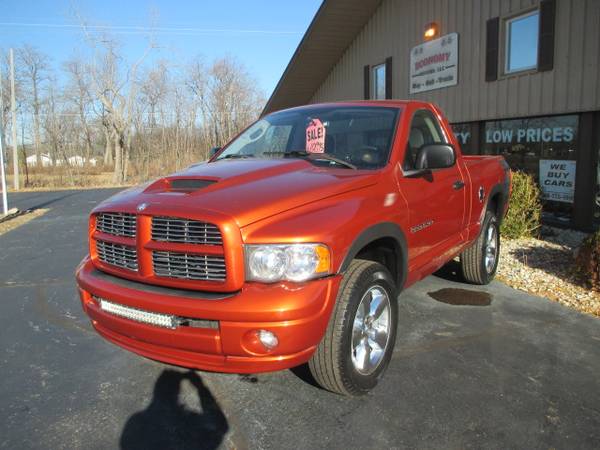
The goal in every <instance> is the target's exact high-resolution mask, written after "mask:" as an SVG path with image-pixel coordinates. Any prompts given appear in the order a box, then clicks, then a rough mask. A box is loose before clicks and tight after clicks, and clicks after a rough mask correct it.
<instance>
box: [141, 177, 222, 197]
mask: <svg viewBox="0 0 600 450" xmlns="http://www.w3.org/2000/svg"><path fill="white" fill-rule="evenodd" d="M217 181H218V180H217V179H209V178H194V177H168V178H161V179H160V180H157V181H155V182H154V183H152V184H151V185H150V186H148V187H147V188H146V190H145V192H147V193H160V192H181V193H184V194H189V193H191V192H195V191H197V190H200V189H203V188H205V187H208V186H210V185H212V184H214V183H216V182H217Z"/></svg>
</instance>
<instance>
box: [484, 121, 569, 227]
mask: <svg viewBox="0 0 600 450" xmlns="http://www.w3.org/2000/svg"><path fill="white" fill-rule="evenodd" d="M578 125H579V116H577V115H568V116H549V117H534V118H525V119H515V120H496V121H491V122H486V123H485V133H484V136H483V153H484V154H488V155H502V156H504V158H505V159H506V162H508V164H509V165H510V167H511V169H513V170H521V171H523V172H526V173H529V174H531V175H533V176H534V178H535V179H536V180H537V181H538V183H539V186H540V190H541V193H542V198H543V204H544V214H543V215H544V218H545V219H546V220H547V221H554V222H560V223H565V224H568V223H569V222H570V220H571V215H572V213H573V198H574V194H575V175H576V169H577V167H576V160H577V135H578Z"/></svg>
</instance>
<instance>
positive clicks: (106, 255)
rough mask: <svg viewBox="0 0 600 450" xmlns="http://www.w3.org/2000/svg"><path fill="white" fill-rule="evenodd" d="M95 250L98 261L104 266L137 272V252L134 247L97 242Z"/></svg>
mask: <svg viewBox="0 0 600 450" xmlns="http://www.w3.org/2000/svg"><path fill="white" fill-rule="evenodd" d="M96 250H97V252H98V258H100V261H102V262H104V263H106V264H110V265H112V266H117V267H121V268H122V269H128V270H133V271H137V270H138V259H137V251H136V248H135V247H131V246H129V245H121V244H113V243H112V242H105V241H100V240H97V241H96Z"/></svg>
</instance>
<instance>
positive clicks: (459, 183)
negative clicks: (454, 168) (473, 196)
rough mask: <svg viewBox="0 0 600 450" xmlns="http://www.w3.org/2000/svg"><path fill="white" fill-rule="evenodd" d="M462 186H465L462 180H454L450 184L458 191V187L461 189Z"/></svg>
mask: <svg viewBox="0 0 600 450" xmlns="http://www.w3.org/2000/svg"><path fill="white" fill-rule="evenodd" d="M464 187H465V183H463V182H462V181H460V180H458V181H455V182H454V184H453V185H452V188H453V189H454V190H455V191H458V190H459V189H462V188H464Z"/></svg>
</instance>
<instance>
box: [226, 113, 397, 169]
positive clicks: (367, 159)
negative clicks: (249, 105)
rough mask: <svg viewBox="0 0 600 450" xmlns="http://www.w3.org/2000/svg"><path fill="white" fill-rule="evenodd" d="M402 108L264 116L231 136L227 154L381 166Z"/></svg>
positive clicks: (348, 165) (375, 167)
mask: <svg viewBox="0 0 600 450" xmlns="http://www.w3.org/2000/svg"><path fill="white" fill-rule="evenodd" d="M399 111H400V110H399V109H398V108H389V107H373V106H333V107H315V108H302V109H298V110H290V111H282V112H278V113H273V114H270V115H268V116H266V117H263V118H262V119H261V120H259V121H258V122H256V123H255V124H254V125H252V126H251V127H249V128H248V129H247V130H246V131H244V132H243V133H242V134H241V135H240V136H238V138H237V139H235V140H234V141H232V142H231V143H230V144H229V145H228V146H227V147H226V148H225V150H224V151H223V152H222V153H221V154H220V155H219V157H218V158H217V160H218V159H224V158H289V157H292V158H307V159H310V160H311V161H314V162H315V163H318V164H324V165H327V166H339V167H349V168H358V169H378V168H380V167H383V166H385V165H386V164H387V161H388V157H389V153H390V147H391V144H392V139H393V137H394V130H395V127H396V120H397V117H398V113H399Z"/></svg>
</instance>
